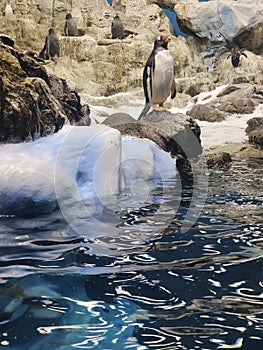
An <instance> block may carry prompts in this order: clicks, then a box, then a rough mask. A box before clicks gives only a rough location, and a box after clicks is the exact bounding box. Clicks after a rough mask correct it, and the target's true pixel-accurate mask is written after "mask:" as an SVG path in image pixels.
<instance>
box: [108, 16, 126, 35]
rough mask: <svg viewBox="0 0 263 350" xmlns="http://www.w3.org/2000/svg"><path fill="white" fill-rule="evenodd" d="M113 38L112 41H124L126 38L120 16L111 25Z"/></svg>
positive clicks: (115, 17)
mask: <svg viewBox="0 0 263 350" xmlns="http://www.w3.org/2000/svg"><path fill="white" fill-rule="evenodd" d="M111 37H112V39H124V38H125V33H124V29H123V23H122V20H121V19H120V17H119V16H118V15H115V16H114V18H113V20H112V23H111Z"/></svg>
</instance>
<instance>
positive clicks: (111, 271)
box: [0, 164, 263, 350]
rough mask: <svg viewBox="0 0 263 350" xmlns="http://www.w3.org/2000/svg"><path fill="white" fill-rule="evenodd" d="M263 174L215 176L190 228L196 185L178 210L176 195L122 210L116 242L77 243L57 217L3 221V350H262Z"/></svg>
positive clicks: (241, 170)
mask: <svg viewBox="0 0 263 350" xmlns="http://www.w3.org/2000/svg"><path fill="white" fill-rule="evenodd" d="M250 165H251V164H250ZM262 169H263V168H262V166H261V165H258V166H253V167H252V166H250V167H249V168H247V165H246V164H244V165H243V164H239V165H237V166H234V167H233V168H232V169H228V170H224V171H223V170H220V171H216V170H215V171H212V172H211V174H210V186H209V194H208V197H207V202H206V204H205V207H204V208H203V211H202V213H201V215H200V217H199V219H198V220H197V222H196V223H195V225H194V226H193V227H192V228H191V229H190V230H189V231H187V232H182V231H181V226H182V223H183V220H184V216H185V215H186V211H187V208H188V207H189V204H190V201H191V193H192V188H191V177H189V178H185V179H181V180H182V181H181V183H182V185H181V186H182V188H181V189H180V191H181V192H182V199H181V202H180V205H178V208H176V209H174V207H172V205H171V203H174V198H172V197H173V196H174V195H175V194H174V192H173V191H166V193H165V198H164V201H163V203H162V206H161V208H160V206H158V204H156V203H147V204H146V205H137V207H136V206H135V205H134V207H133V208H130V209H128V208H125V207H123V210H121V211H120V212H119V213H117V214H118V215H119V222H118V230H119V231H120V232H121V235H120V236H112V237H110V236H108V235H106V234H105V233H103V232H102V233H101V235H100V236H98V235H95V236H94V235H92V232H90V226H88V228H87V230H86V235H85V236H84V235H82V236H80V235H78V234H77V233H75V232H74V231H73V230H72V229H71V228H70V227H69V226H68V225H67V224H66V223H65V221H64V220H63V218H62V217H61V216H60V215H59V213H53V214H52V216H49V217H41V218H39V219H37V220H36V219H34V220H22V219H16V218H2V219H1V247H0V252H1V254H0V278H1V285H0V288H1V293H0V308H1V318H0V329H1V333H0V344H1V346H2V347H4V346H5V347H6V348H8V349H12V350H18V349H19V350H20V349H21V350H24V349H25V350H28V349H31V350H41V349H48V348H49V349H58V350H69V349H75V348H77V349H103V350H106V349H139V350H142V349H158V350H159V349H173V350H176V349H202V350H205V349H247V350H252V349H253V350H257V349H258V350H260V349H262V344H263V336H262V334H263V333H262V331H263V279H262V276H263V265H262V246H263V240H262V233H263V225H262V193H261V191H260V188H261V189H262ZM156 196H157V197H158V191H157V193H156ZM157 202H158V201H157ZM171 212H172V213H173V215H172V220H170V221H169V224H166V223H167V217H169V218H170V217H171ZM244 213H245V217H244ZM164 224H165V225H164ZM82 225H85V220H83V222H82ZM119 231H118V232H119ZM82 232H83V231H82ZM91 237H93V238H91Z"/></svg>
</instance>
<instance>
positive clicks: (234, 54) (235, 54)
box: [227, 46, 247, 68]
mask: <svg viewBox="0 0 263 350" xmlns="http://www.w3.org/2000/svg"><path fill="white" fill-rule="evenodd" d="M241 55H243V56H245V57H247V55H246V54H245V53H244V52H243V50H241V49H239V48H238V47H237V46H234V47H233V48H232V49H231V52H230V54H229V55H228V56H227V58H229V57H231V63H232V66H233V67H234V68H236V67H238V66H239V63H240V57H241Z"/></svg>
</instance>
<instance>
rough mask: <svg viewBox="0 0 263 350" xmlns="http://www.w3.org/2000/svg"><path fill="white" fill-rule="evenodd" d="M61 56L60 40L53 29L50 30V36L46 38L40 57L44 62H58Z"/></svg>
mask: <svg viewBox="0 0 263 350" xmlns="http://www.w3.org/2000/svg"><path fill="white" fill-rule="evenodd" d="M59 55H60V44H59V38H58V36H57V35H56V33H55V31H54V29H53V28H49V30H48V35H47V36H46V40H45V45H44V47H43V49H42V50H41V52H40V53H39V57H40V58H43V59H44V60H48V59H52V60H53V61H55V62H56V61H57V58H58V57H59Z"/></svg>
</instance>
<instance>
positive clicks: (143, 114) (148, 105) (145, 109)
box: [138, 103, 151, 120]
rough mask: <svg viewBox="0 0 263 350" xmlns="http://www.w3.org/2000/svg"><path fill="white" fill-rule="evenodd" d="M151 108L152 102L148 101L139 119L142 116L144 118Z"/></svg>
mask: <svg viewBox="0 0 263 350" xmlns="http://www.w3.org/2000/svg"><path fill="white" fill-rule="evenodd" d="M150 108H151V104H150V103H146V104H145V106H144V108H143V110H142V112H141V114H140V115H139V118H138V120H141V119H142V118H144V117H145V116H146V114H147V113H148V112H149V109H150Z"/></svg>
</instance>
